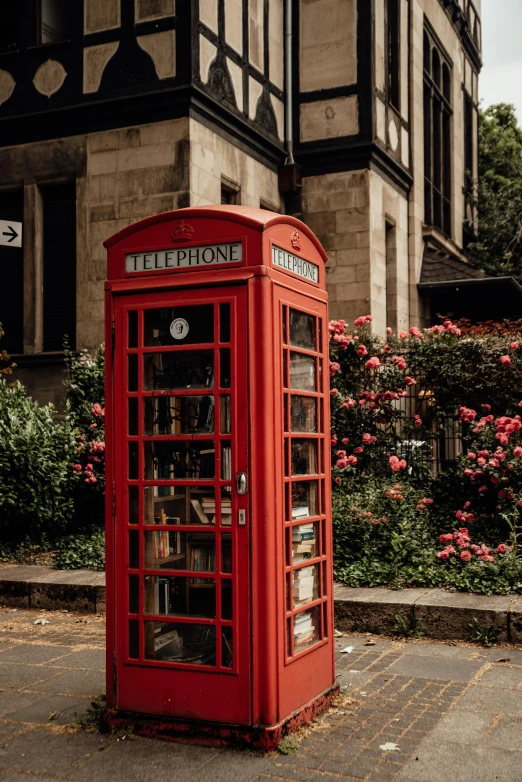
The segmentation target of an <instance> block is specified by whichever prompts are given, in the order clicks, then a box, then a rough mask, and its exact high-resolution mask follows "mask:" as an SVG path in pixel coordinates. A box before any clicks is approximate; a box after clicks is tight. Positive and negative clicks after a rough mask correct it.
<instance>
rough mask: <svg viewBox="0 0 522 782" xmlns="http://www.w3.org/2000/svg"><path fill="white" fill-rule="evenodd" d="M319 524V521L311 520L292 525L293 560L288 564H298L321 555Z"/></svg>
mask: <svg viewBox="0 0 522 782" xmlns="http://www.w3.org/2000/svg"><path fill="white" fill-rule="evenodd" d="M317 526H318V525H317V523H314V522H309V523H308V524H299V525H298V526H296V527H292V561H291V562H287V565H297V564H298V563H299V562H304V561H305V560H307V559H313V558H314V557H318V556H319V538H318V535H317Z"/></svg>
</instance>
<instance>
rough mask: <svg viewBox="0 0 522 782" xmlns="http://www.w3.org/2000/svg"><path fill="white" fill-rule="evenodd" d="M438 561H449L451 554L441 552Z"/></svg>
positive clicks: (438, 554)
mask: <svg viewBox="0 0 522 782" xmlns="http://www.w3.org/2000/svg"><path fill="white" fill-rule="evenodd" d="M437 559H442V560H446V559H449V554H448V552H447V551H439V552H438V553H437Z"/></svg>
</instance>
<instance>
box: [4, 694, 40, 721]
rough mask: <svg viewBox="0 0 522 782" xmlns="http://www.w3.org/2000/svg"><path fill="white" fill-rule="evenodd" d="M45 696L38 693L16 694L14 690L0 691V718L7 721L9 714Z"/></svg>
mask: <svg viewBox="0 0 522 782" xmlns="http://www.w3.org/2000/svg"><path fill="white" fill-rule="evenodd" d="M44 697H45V696H43V695H40V694H38V693H29V692H16V691H15V690H4V691H0V717H2V718H6V719H9V714H10V713H11V712H13V711H18V710H19V709H23V708H25V707H26V706H30V705H31V704H33V703H36V702H37V701H40V700H42V699H43V698H44Z"/></svg>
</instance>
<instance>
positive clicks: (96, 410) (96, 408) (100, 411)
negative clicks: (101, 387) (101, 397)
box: [91, 402, 105, 418]
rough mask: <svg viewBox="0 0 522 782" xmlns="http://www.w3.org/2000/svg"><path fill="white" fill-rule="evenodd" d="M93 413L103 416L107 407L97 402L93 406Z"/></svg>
mask: <svg viewBox="0 0 522 782" xmlns="http://www.w3.org/2000/svg"><path fill="white" fill-rule="evenodd" d="M91 413H92V414H93V415H96V416H98V418H103V417H104V416H105V408H104V407H102V406H101V405H99V404H98V402H96V403H95V404H94V405H93V406H92V408H91Z"/></svg>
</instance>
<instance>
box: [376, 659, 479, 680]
mask: <svg viewBox="0 0 522 782" xmlns="http://www.w3.org/2000/svg"><path fill="white" fill-rule="evenodd" d="M481 667H482V663H480V662H475V661H472V660H446V659H444V658H441V657H427V656H423V657H417V656H416V655H413V654H405V655H403V657H401V659H400V660H398V661H397V662H395V663H393V665H391V666H390V672H391V673H398V674H402V675H405V676H415V677H423V678H426V679H444V680H446V681H447V680H452V679H453V680H456V681H461V682H469V681H471V679H472V678H473V676H475V674H476V673H477V671H479V670H480V668H481ZM409 686H410V685H409ZM416 686H418V685H417V684H415V685H411V687H412V688H413V687H416Z"/></svg>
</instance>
